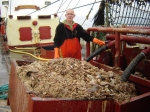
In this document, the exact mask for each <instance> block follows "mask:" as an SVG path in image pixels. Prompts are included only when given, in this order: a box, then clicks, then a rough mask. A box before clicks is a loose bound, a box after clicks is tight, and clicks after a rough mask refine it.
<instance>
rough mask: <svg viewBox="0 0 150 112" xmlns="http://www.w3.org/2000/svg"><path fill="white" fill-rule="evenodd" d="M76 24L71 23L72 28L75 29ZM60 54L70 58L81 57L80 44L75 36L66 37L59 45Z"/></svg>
mask: <svg viewBox="0 0 150 112" xmlns="http://www.w3.org/2000/svg"><path fill="white" fill-rule="evenodd" d="M65 26H66V27H67V28H68V29H70V28H69V26H67V25H65ZM76 26H77V24H74V25H73V30H74V29H75V27H76ZM66 33H67V31H66ZM67 36H68V34H67ZM60 56H61V57H63V58H67V57H70V58H76V59H81V45H80V42H79V40H78V38H77V37H74V38H69V37H67V39H66V40H65V41H64V42H63V44H62V45H61V46H60Z"/></svg>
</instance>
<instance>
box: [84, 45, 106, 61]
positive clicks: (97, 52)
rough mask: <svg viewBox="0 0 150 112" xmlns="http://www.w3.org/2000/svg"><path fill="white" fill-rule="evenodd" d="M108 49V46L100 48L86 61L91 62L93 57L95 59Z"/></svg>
mask: <svg viewBox="0 0 150 112" xmlns="http://www.w3.org/2000/svg"><path fill="white" fill-rule="evenodd" d="M107 49H108V46H106V45H104V46H102V47H100V48H99V49H98V50H96V51H95V52H94V53H92V54H91V55H90V56H88V57H87V58H86V59H85V61H87V62H89V61H90V60H91V59H92V58H93V57H95V56H96V55H98V54H99V53H101V52H103V51H105V50H107Z"/></svg>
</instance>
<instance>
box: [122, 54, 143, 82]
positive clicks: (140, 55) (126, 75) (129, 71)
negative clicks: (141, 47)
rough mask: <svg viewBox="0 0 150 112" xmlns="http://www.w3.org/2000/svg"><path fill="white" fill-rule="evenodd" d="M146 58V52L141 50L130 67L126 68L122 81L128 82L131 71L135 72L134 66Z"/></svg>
mask: <svg viewBox="0 0 150 112" xmlns="http://www.w3.org/2000/svg"><path fill="white" fill-rule="evenodd" d="M144 58H145V54H144V53H143V52H141V53H140V54H138V55H137V56H136V57H135V58H134V59H133V60H132V61H131V62H130V64H129V65H128V67H127V68H126V69H125V71H124V73H123V75H122V77H121V81H122V82H126V81H127V80H128V78H129V77H130V75H131V73H132V72H133V70H134V68H135V67H136V66H137V64H138V63H140V61H142V60H143V59H144Z"/></svg>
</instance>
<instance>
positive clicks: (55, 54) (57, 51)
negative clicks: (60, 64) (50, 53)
mask: <svg viewBox="0 0 150 112" xmlns="http://www.w3.org/2000/svg"><path fill="white" fill-rule="evenodd" d="M59 57H60V56H59V48H57V47H56V48H54V58H59Z"/></svg>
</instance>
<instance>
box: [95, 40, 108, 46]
mask: <svg viewBox="0 0 150 112" xmlns="http://www.w3.org/2000/svg"><path fill="white" fill-rule="evenodd" d="M93 42H94V43H96V44H98V45H100V46H102V45H105V42H104V41H102V40H99V39H97V38H94V39H93Z"/></svg>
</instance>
